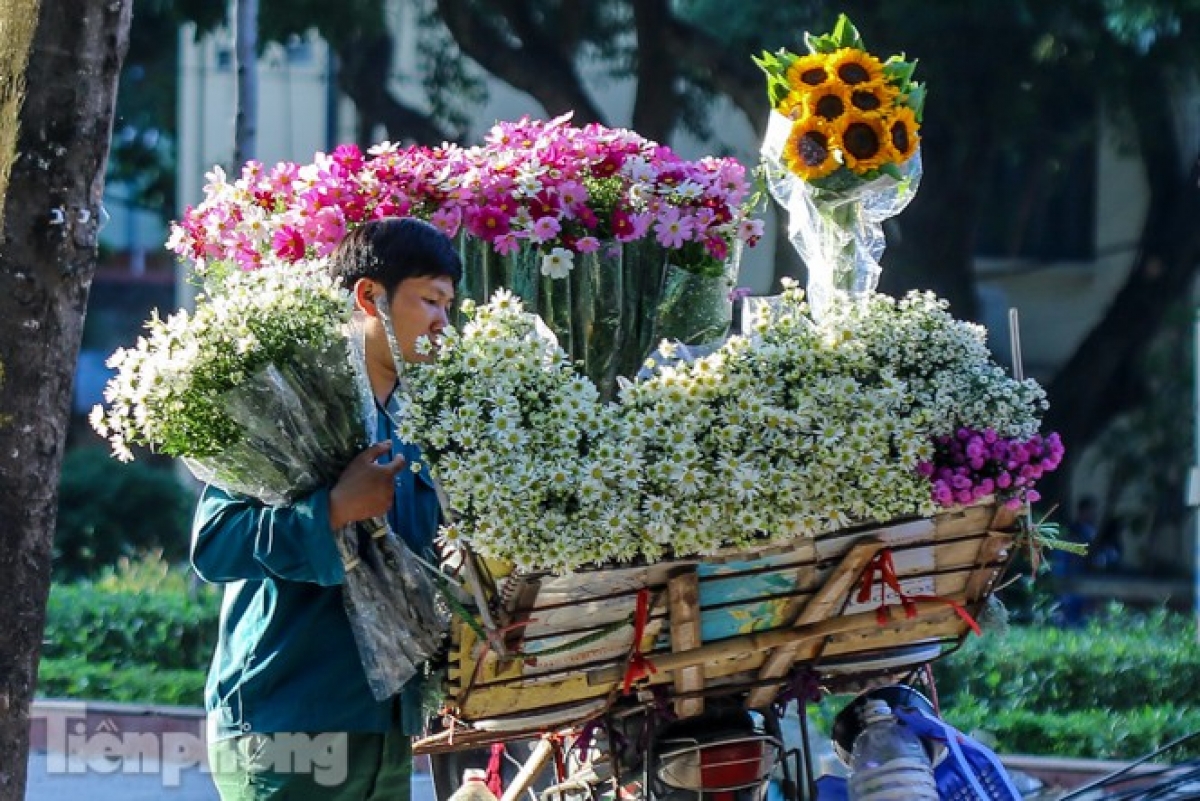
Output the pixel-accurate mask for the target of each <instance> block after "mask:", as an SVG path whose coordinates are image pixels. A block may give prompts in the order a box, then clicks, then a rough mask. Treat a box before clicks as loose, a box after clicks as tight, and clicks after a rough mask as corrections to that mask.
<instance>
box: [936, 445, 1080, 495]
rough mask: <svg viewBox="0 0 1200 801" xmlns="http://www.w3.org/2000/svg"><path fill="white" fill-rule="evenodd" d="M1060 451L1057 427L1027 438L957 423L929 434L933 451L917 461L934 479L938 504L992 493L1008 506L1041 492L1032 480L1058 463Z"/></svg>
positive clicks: (1061, 452) (1061, 448) (1061, 447)
mask: <svg viewBox="0 0 1200 801" xmlns="http://www.w3.org/2000/svg"><path fill="white" fill-rule="evenodd" d="M1062 457H1063V444H1062V439H1061V438H1060V437H1059V435H1058V434H1057V433H1051V434H1048V435H1047V436H1045V437H1043V436H1041V435H1040V434H1035V435H1034V436H1033V437H1032V438H1030V439H1027V440H1018V439H1010V438H1007V437H1001V436H999V435H998V434H997V433H996V432H995V431H993V430H992V429H990V428H989V429H987V430H985V431H975V430H973V429H969V428H960V429H959V430H958V431H957V432H955V433H954V434H950V435H946V436H941V437H937V438H935V439H934V456H933V460H932V461H929V462H922V463H921V464H920V465H918V466H917V472H918V473H920V474H921V475H922V476H925V477H926V478H929V479H930V480H931V481H932V482H933V489H932V496H933V501H934V503H936V504H937V505H939V506H943V507H949V506H955V505H967V504H971V503H974V502H975V501H977V500H979V499H980V498H984V497H986V496H989V495H996V496H998V497H1000V498H1003V499H1004V501H1005V503H1006V504H1007V505H1009V506H1011V507H1013V508H1016V507H1018V506H1020V505H1021V504H1023V503H1025V502H1029V503H1034V502H1036V501H1037V500H1039V499H1040V498H1041V496H1040V495H1039V494H1038V492H1037V490H1035V489H1034V488H1033V485H1034V484H1035V483H1036V482H1037V480H1038V479H1040V478H1041V477H1042V476H1043V475H1045V474H1046V473H1048V472H1050V471H1052V470H1054V469H1055V468H1057V467H1058V465H1059V463H1060V462H1061V461H1062Z"/></svg>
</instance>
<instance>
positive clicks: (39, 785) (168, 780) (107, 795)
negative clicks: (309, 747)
mask: <svg viewBox="0 0 1200 801" xmlns="http://www.w3.org/2000/svg"><path fill="white" fill-rule="evenodd" d="M97 766H98V767H101V768H102V769H104V770H105V771H107V772H103V773H102V772H99V771H96V770H82V772H75V773H71V772H68V771H67V768H68V766H67V764H66V761H65V760H64V759H63V758H62V757H61V756H60V755H55V754H42V753H35V754H32V755H30V757H29V781H28V783H27V785H26V790H25V801H80V799H87V801H219V799H218V797H217V791H216V790H215V789H214V788H213V784H212V781H211V780H210V779H209V777H208V774H206V773H204V772H202V771H201V770H200V768H198V767H196V766H194V765H192V766H184V765H180V764H178V763H170V762H168V763H155V762H148V761H147V762H143V763H141V764H125V763H122V762H120V761H116V760H114V761H113V762H111V763H108V764H107V765H105V764H98V765H93V767H97ZM87 767H88V766H86V765H76V766H75V768H76V770H80V769H83V768H87ZM412 798H413V801H433V785H432V784H431V783H430V780H429V774H428V773H417V774H416V775H415V776H414V777H413V795H412Z"/></svg>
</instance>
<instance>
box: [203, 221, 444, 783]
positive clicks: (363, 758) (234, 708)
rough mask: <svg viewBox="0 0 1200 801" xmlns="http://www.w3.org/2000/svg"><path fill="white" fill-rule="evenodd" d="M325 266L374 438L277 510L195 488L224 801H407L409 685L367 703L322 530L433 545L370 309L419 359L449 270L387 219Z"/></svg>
mask: <svg viewBox="0 0 1200 801" xmlns="http://www.w3.org/2000/svg"><path fill="white" fill-rule="evenodd" d="M329 270H330V272H331V273H332V274H333V276H334V277H335V278H337V279H338V280H340V281H341V282H342V284H343V285H344V286H345V287H346V288H348V289H350V290H351V291H352V292H353V295H354V302H355V306H356V308H357V310H358V312H360V314H359V315H358V316H359V317H360V318H361V322H362V329H363V355H364V357H365V367H366V376H367V378H368V379H369V383H370V387H371V390H372V394H373V395H374V396H375V410H374V411H375V413H374V415H373V417H374V419H375V421H376V427H375V444H373V445H371V446H370V447H368V448H367V449H365V450H364V451H362V452H361V453H360V454H359V455H358V456H357V457H355V458H354V459H353V460H352V461H351V462H350V464H349V465H348V466H347V467H346V468H345V470H344V471H343V472H342V473H341V476H340V477H339V478H338V479H337V481H336V482H335V483H333V484H332V486H327V487H323V488H320V489H318V490H316V491H315V492H313V493H311V494H309V495H307V496H306V497H303V498H301V499H300V500H298V501H296V502H295V503H292V504H290V505H282V506H268V505H265V504H263V503H260V502H258V501H255V500H251V499H249V498H246V497H243V496H238V495H234V494H231V493H227V492H224V491H222V490H220V489H217V488H216V487H213V486H211V485H210V486H209V487H207V488H206V490H205V492H204V494H203V496H202V498H201V500H200V503H199V506H198V508H197V511H196V517H195V528H194V540H193V547H192V561H193V564H194V565H195V568H196V571H197V573H198V574H199V575H200V576H201V577H202V578H204V579H205V580H207V581H211V582H217V583H222V584H224V585H225V601H224V604H223V605H222V612H221V620H220V639H219V642H218V645H217V651H216V654H215V656H214V659H213V663H212V667H211V670H210V673H209V678H208V683H207V687H206V690H205V701H206V707H207V709H208V713H209V717H208V726H209V742H210V746H209V747H210V763H211V765H212V768H213V776H214V780H215V782H216V784H217V787H218V789H219V790H220V793H221V796H222V798H223V799H226V801H228V799H233V798H237V799H267V798H283V797H286V798H318V797H319V798H323V799H330V798H336V799H367V798H379V797H383V796H384V795H386V797H388V798H408V796H409V781H410V777H411V772H412V759H411V746H410V741H409V736H410V735H412V734H415V733H417V732H418V731H419V729H420V726H421V723H422V720H421V709H420V703H419V698H418V696H417V691H418V689H419V684H420V681H419V680H416V681H410V682H409V683H408V684H407V685H405V686H404V689H403V691H402V692H401V693H399V694H397V695H395V696H393V697H391V698H387V699H385V700H382V701H380V700H377V699H376V697H375V695H374V694H373V693H372V691H371V688H370V686H369V684H368V679H367V677H366V676H365V675H364V668H363V664H362V662H361V661H360V658H359V653H358V651H357V649H356V645H355V639H354V634H353V632H352V628H351V622H350V619H349V618H348V616H347V612H346V608H345V605H344V599H343V584H344V581H345V578H346V574H347V572H348V571H349V570H353V569H355V565H354V564H352V563H349V562H347V561H345V560H344V558H343V556H342V554H341V553H340V552H339V549H338V547H337V546H336V544H335V538H334V532H335V531H337V530H338V529H340V528H342V527H343V526H345V525H347V524H349V523H352V522H354V521H360V520H366V519H369V518H372V517H375V516H380V515H386V516H387V518H388V522H389V523H390V524H391V527H392V529H393V530H394V531H395V532H396V533H397V534H398V535H399V536H400V537H402V538H403V539H404V541H405V543H406V544H407V545H408V547H409V548H410V549H412V551H414V552H415V553H418V554H428V553H429V551H430V550H431V548H432V540H433V536H434V533H435V531H436V529H437V526H438V519H439V505H438V500H437V497H436V493H435V491H434V489H433V487H432V485H431V483H430V479H429V477H428V476H429V472H428V470H423V469H421V468H422V466H423V465H422V458H421V453H420V451H419V450H418V449H417V448H416V446H414V445H410V444H407V443H404V442H402V441H400V440H399V439H398V438H396V437H395V436H394V435H393V431H392V423H391V420H392V417H393V416H394V414H395V411H396V410H395V409H394V408H392V409H389V408H388V407H389V406H394V405H395V403H396V401H395V399H394V393H393V389H394V388H395V386H396V383H397V380H398V377H397V368H396V365H395V362H394V361H393V360H392V355H391V354H392V351H391V349H390V347H389V342H388V339H387V331H386V330H385V328H384V326H383V324H382V323H381V321H380V319H379V318H380V314H379V311H378V309H377V306H376V304H377V303H387V304H388V308H389V310H390V316H391V320H393V321H394V331H395V336H396V339H397V344H398V345H399V349H400V351H401V353H402V354H403V356H404V358H405V359H406V360H414V361H415V360H420V359H422V358H426V356H424V355H422V354H421V353H419V352H418V345H417V342H418V340H423V339H428V340H431V341H436V339H437V337H438V335H439V334H440V332H441V330H442V329H443V327H444V326H445V325H446V324H447V315H448V312H449V308H450V306H451V304H452V302H453V300H454V287H455V284H456V283H457V282H458V280H459V278H460V275H461V263H460V260H459V257H458V254H457V252H456V251H455V249H454V248H453V247H452V245H451V243H450V240H449V239H447V238H446V237H445V235H443V234H442V233H441V232H439V231H438V230H437V229H436V228H434V227H433V226H431V225H429V224H427V223H424V222H420V221H418V220H414V219H397V218H388V219H381V220H376V221H372V222H369V223H367V224H364V225H362V226H360V227H358V228H356V229H354V230H353V231H352V232H351V233H350V234H349V235H347V237H346V238H345V240H344V241H343V242H342V243H341V244H340V245H339V247H338V248H337V250H336V251H335V252H334V254H333V255H332V256H331V258H330V263H329Z"/></svg>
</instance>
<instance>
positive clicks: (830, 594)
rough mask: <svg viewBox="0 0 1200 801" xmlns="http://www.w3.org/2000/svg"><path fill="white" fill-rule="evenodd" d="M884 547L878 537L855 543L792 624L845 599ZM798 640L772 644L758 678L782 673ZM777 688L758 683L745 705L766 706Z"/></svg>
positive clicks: (819, 616)
mask: <svg viewBox="0 0 1200 801" xmlns="http://www.w3.org/2000/svg"><path fill="white" fill-rule="evenodd" d="M883 547H884V545H883V543H882V542H880V541H879V540H873V541H871V542H859V543H857V544H856V545H854V546H853V547H852V548H851V549H850V550H849V552H847V554H846V556H845V557H843V559H842V561H841V562H840V563H839V564H838V566H837V567H836V568H835V569H834V571H833V573H832V575H830V576H829V578H828V579H826V581H825V583H824V584H823V585H822V586H821V589H819V590H817V592H816V594H814V595H813V596H812V597H811V598H810V599H809V601H808V603H807V604H806V605H805V606H804V610H803V611H802V612H801V613H800V615H799V617H797V618H796V620H795V621H794V622H793V623H792V625H793V626H794V627H795V626H808V625H811V624H813V623H816V622H817V621H818V620H824V619H825V618H828V617H829V616H830V615H831V614H832V613H833V612H834V610H835V609H837V608H839V607H840V606H842V605H843V604H845V601H846V595H847V593H849V592H850V590H851V589H852V588H853V587H854V586H855V584H856V583H857V582H858V580H859V577H860V576H861V575H862V572H863V569H864V568H866V566H867V565H868V564H869V563H870V561H871V560H872V559H874V558H875V555H876V554H877V553H879V551H880V550H882V549H883ZM798 649H799V643H793V644H791V645H785V646H782V647H780V648H775V649H774V650H772V651H771V652H770V654H768V655H767V659H766V662H765V663H764V664H763V666H762V668H761V669H760V670H759V672H758V677H759V678H760V679H774V678H779V677H781V676H783V675H784V674H785V673H787V672H788V670H789V669H790V668H791V667H792V664H793V663H794V662H795V660H796V652H797V650H798ZM778 692H779V687H778V686H772V687H760V688H758V689H756V690H754V691H752V692H751V693H750V695H749V696H748V697H747V699H746V707H747V708H748V709H757V708H758V707H761V706H766V705H767V704H769V703H770V702H771V701H773V700H774V699H775V695H776V693H778Z"/></svg>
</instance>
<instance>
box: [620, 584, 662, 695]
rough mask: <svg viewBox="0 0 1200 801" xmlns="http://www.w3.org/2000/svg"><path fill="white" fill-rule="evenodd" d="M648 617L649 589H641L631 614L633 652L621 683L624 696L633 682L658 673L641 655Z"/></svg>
mask: <svg viewBox="0 0 1200 801" xmlns="http://www.w3.org/2000/svg"><path fill="white" fill-rule="evenodd" d="M649 617H650V589H649V588H648V587H642V588H641V589H640V590H638V594H637V606H636V607H635V608H634V612H633V650H632V651H631V652H630V653H629V664H628V665H627V666H626V667H625V681H624V682H623V686H624V693H625V695H628V694H629V691H630V690H631V689H632V688H633V683H634V682H635V681H638V680H640V679H644V678H646V677H647V676H649V675H650V674H651V673H657V672H658V669H657V668H656V667H654V663H653V662H651V661H650V660H649V659H647V658H646V655H645V654H643V653H642V637H643V636H644V635H645V633H646V621H647V619H648V618H649Z"/></svg>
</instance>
